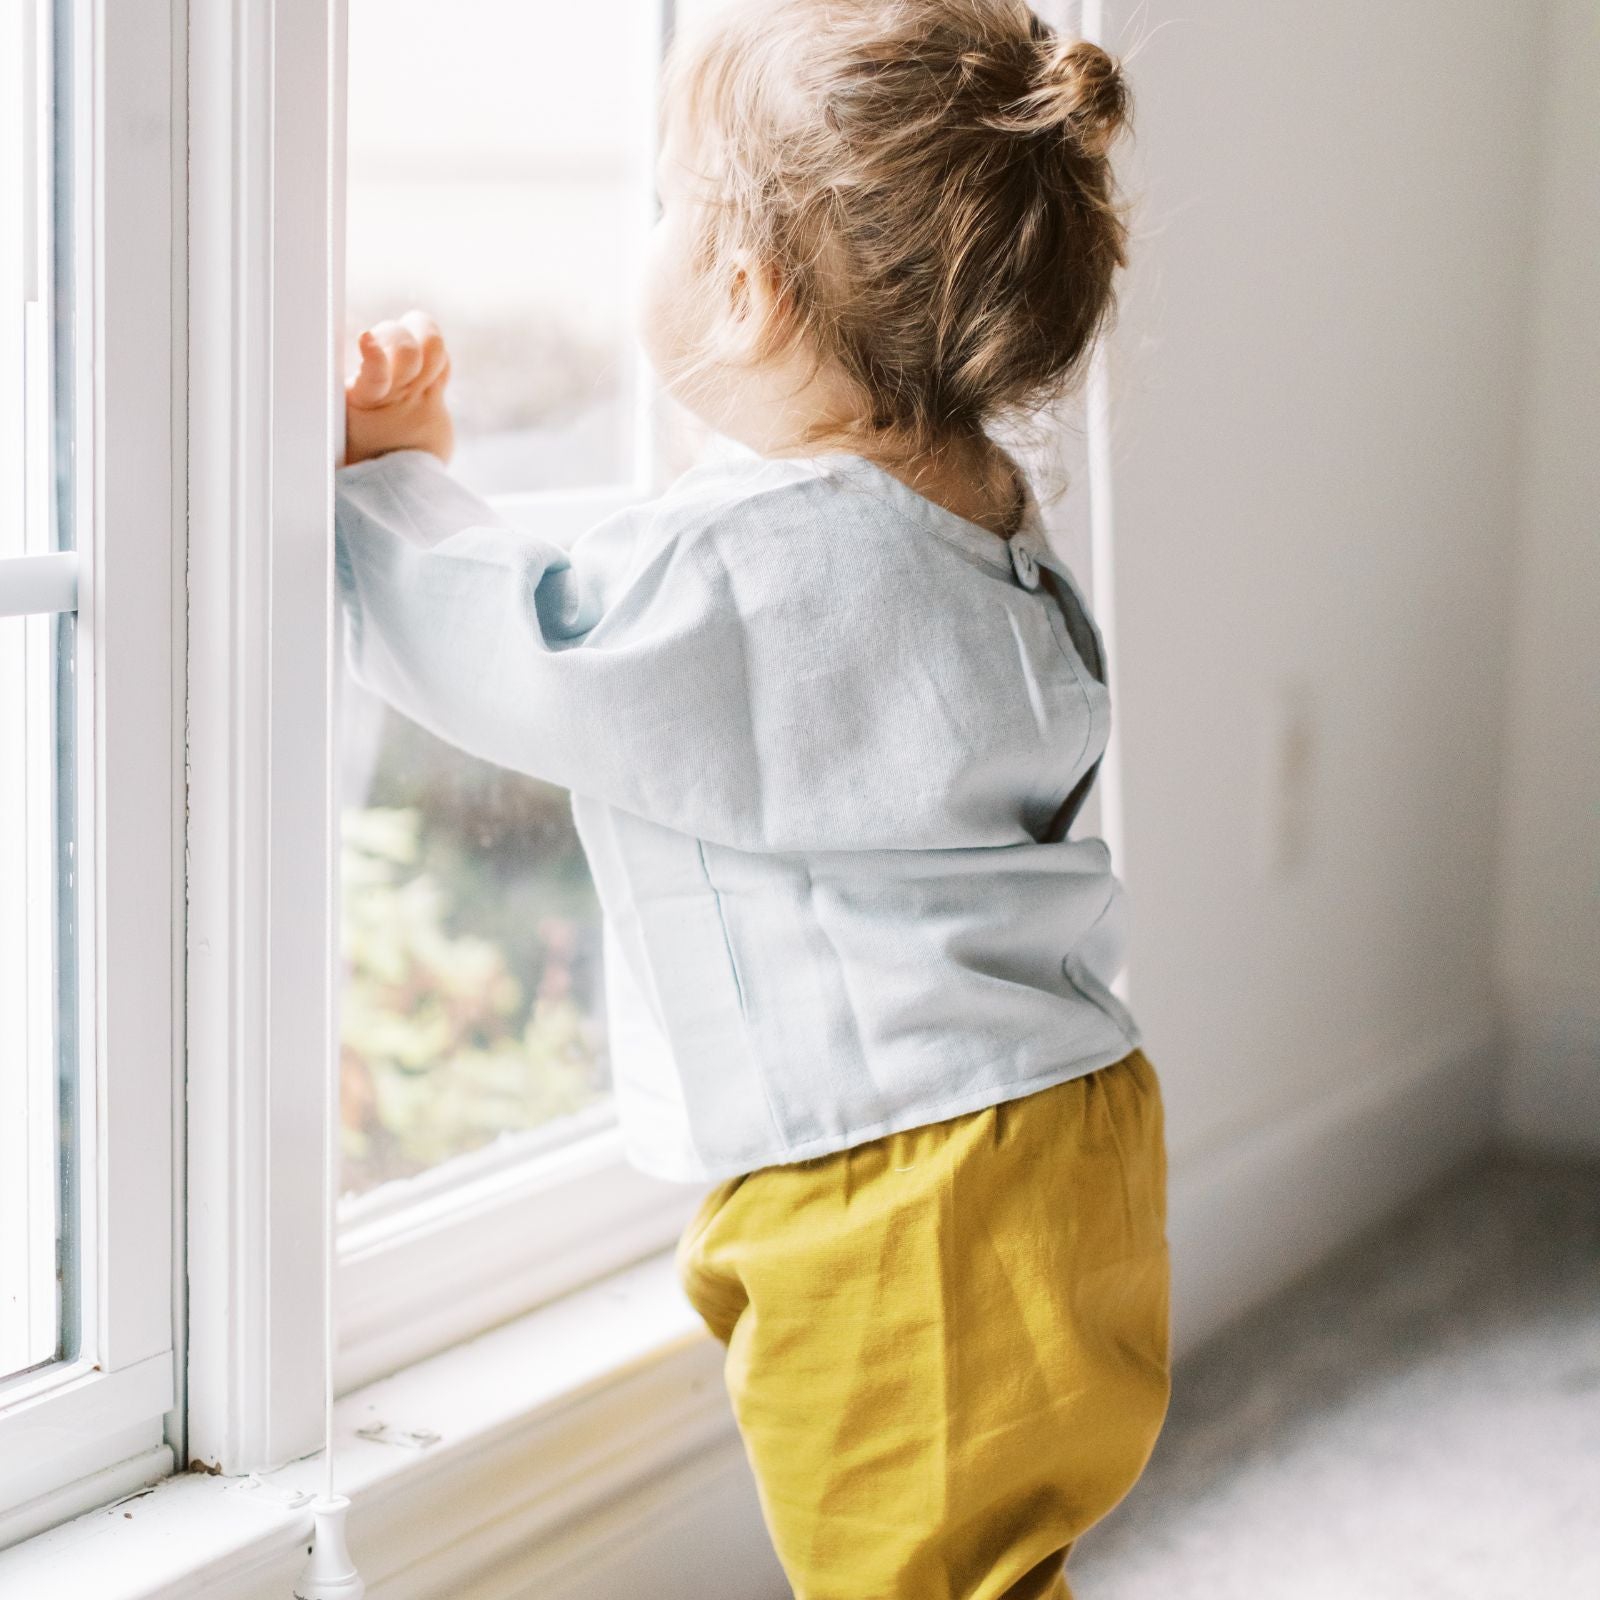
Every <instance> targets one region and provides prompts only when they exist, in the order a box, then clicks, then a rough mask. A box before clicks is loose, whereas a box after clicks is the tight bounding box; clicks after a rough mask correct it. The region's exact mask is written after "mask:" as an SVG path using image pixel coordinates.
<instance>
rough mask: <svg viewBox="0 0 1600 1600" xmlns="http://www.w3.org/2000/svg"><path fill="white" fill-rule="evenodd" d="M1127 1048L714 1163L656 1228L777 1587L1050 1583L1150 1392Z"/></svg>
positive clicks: (948, 1593) (1137, 1076)
mask: <svg viewBox="0 0 1600 1600" xmlns="http://www.w3.org/2000/svg"><path fill="white" fill-rule="evenodd" d="M1166 1177H1167V1170H1166V1147H1165V1142H1164V1129H1163V1114H1162V1102H1161V1092H1160V1086H1159V1083H1158V1080H1157V1078H1156V1074H1155V1069H1154V1068H1153V1067H1152V1066H1151V1064H1150V1062H1149V1061H1148V1060H1147V1059H1146V1058H1145V1056H1144V1053H1143V1052H1142V1051H1141V1050H1138V1049H1135V1050H1134V1051H1133V1052H1132V1053H1131V1054H1130V1055H1127V1056H1125V1057H1124V1058H1123V1059H1122V1060H1120V1061H1118V1062H1116V1063H1115V1064H1114V1065H1112V1066H1108V1067H1103V1068H1101V1069H1100V1070H1099V1071H1097V1072H1092V1073H1089V1074H1088V1075H1086V1076H1084V1077H1079V1078H1071V1079H1068V1080H1067V1081H1066V1082H1064V1083H1058V1084H1054V1085H1052V1086H1051V1087H1049V1088H1047V1089H1042V1090H1039V1091H1037V1092H1035V1093H1032V1094H1028V1095H1025V1096H1023V1097H1021V1098H1018V1099H1014V1100H1008V1101H1005V1102H1003V1103H1002V1104H1000V1105H995V1106H989V1107H986V1108H985V1109H983V1110H980V1111H971V1112H967V1113H966V1114H965V1115H962V1116H958V1117H953V1118H951V1119H949V1120H948V1121H944V1122H934V1123H928V1124H926V1125H924V1126H922V1127H918V1128H912V1129H908V1130H906V1131H904V1132H900V1133H891V1134H886V1135H884V1136H882V1137H881V1138H877V1139H873V1140H871V1141H869V1142H867V1143H865V1144H860V1145H856V1146H855V1147H854V1148H852V1149H848V1150H841V1151H838V1152H836V1153H834V1154H832V1155H827V1156H821V1157H818V1158H815V1159H813V1160H809V1161H801V1162H796V1163H792V1164H786V1165H783V1166H772V1167H763V1168H761V1169H759V1170H758V1171H755V1172H750V1173H745V1174H743V1175H741V1176H739V1177H736V1178H730V1179H727V1180H726V1181H725V1182H723V1183H720V1184H718V1185H717V1186H716V1187H714V1188H713V1189H712V1190H711V1191H710V1192H709V1193H708V1194H707V1195H706V1197H705V1199H704V1201H703V1202H702V1204H701V1206H700V1208H699V1211H698V1212H697V1213H696V1215H695V1216H694V1217H693V1219H692V1220H691V1221H690V1223H689V1224H688V1226H687V1227H686V1228H685V1229H684V1232H683V1234H682V1236H681V1238H680V1239H679V1242H678V1251H677V1262H678V1274H679V1279H680V1281H681V1283H682V1284H683V1287H684V1291H685V1292H686V1293H687V1295H688V1296H689V1299H690V1302H691V1303H692V1304H693V1306H694V1308H695V1310H696V1311H698V1312H699V1314H700V1315H701V1317H702V1318H703V1319H704V1320H705V1323H706V1325H707V1327H709V1328H710V1330H711V1332H712V1333H713V1334H714V1335H715V1336H716V1337H717V1338H718V1339H719V1340H721V1341H722V1342H723V1343H724V1344H725V1345H726V1346H727V1353H726V1356H725V1359H724V1363H723V1370H724V1374H725V1377H726V1381H727V1386H728V1393H729V1397H730V1398H731V1400H732V1402H733V1410H734V1416H735V1418H736V1420H737V1422H738V1426H739V1431H740V1434H741V1436H742V1438H743V1441H744V1445H745V1451H746V1454H747V1455H748V1457H749V1460H750V1465H751V1468H752V1470H753V1472H754V1475H755V1480H756V1487H757V1492H758V1495H759V1498H760V1503H761V1510H762V1515H763V1517H764V1519H765V1521H766V1524H767V1530H768V1532H769V1533H770V1535H771V1537H772V1541H773V1547H774V1549H775V1550H776V1552H777V1556H778V1560H779V1562H780V1563H781V1565H782V1566H783V1569H784V1572H785V1574H786V1575H787V1577H788V1579H789V1582H790V1584H791V1586H792V1588H793V1590H794V1594H795V1600H1001V1597H1005V1600H1070V1590H1069V1589H1068V1587H1067V1581H1066V1576H1065V1573H1064V1571H1063V1564H1064V1562H1065V1560H1066V1557H1067V1554H1068V1552H1069V1551H1070V1549H1071V1547H1072V1544H1073V1542H1074V1540H1076V1539H1077V1538H1078V1536H1079V1535H1080V1534H1081V1533H1082V1532H1083V1531H1084V1529H1086V1528H1088V1527H1089V1526H1090V1525H1091V1524H1092V1523H1094V1522H1096V1521H1098V1520H1099V1519H1100V1518H1101V1517H1103V1516H1104V1515H1105V1514H1106V1512H1108V1511H1109V1510H1110V1509H1111V1508H1112V1507H1113V1506H1114V1505H1116V1503H1117V1502H1118V1501H1119V1500H1120V1499H1121V1498H1122V1497H1123V1496H1124V1495H1125V1494H1126V1493H1127V1491H1128V1490H1129V1489H1130V1488H1131V1487H1132V1486H1133V1484H1134V1482H1135V1481H1136V1480H1137V1478H1138V1477H1139V1474H1140V1473H1141V1472H1142V1471H1143V1470H1144V1467H1145V1464H1146V1462H1147V1461H1148V1459H1149V1457H1150V1453H1151V1451H1152V1449H1153V1448H1154V1445H1155V1441H1156V1436H1157V1434H1158V1433H1159V1432H1160V1430H1161V1426H1162V1423H1163V1421H1164V1420H1165V1417H1166V1411H1167V1403H1168V1398H1169V1395H1170V1392H1171V1378H1170V1367H1169V1354H1168V1352H1169V1336H1168V1322H1169V1312H1168V1286H1169V1263H1168V1254H1167V1238H1166Z"/></svg>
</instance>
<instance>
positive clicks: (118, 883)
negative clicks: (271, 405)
mask: <svg viewBox="0 0 1600 1600" xmlns="http://www.w3.org/2000/svg"><path fill="white" fill-rule="evenodd" d="M53 26H54V27H55V29H56V31H57V37H58V39H59V41H60V44H59V55H60V67H59V69H58V72H57V75H56V76H57V83H58V86H59V88H60V90H61V91H63V92H64V93H65V95H66V97H67V100H68V104H69V105H70V118H69V119H68V120H69V129H70V131H69V136H68V137H66V138H65V140H64V141H63V142H62V143H61V145H60V146H59V148H60V149H61V150H62V151H63V152H64V154H65V160H66V163H67V168H66V170H65V171H64V172H63V173H62V177H63V178H64V179H65V180H66V181H65V184H64V188H63V190H62V192H63V194H64V196H65V198H66V209H65V212H64V214H62V215H60V217H59V221H60V223H61V228H60V237H61V239H62V240H63V248H64V250H65V251H66V252H67V262H68V269H69V270H68V272H67V281H69V282H70V285H71V296H70V303H68V302H67V301H65V300H63V301H61V302H59V303H58V318H57V321H58V325H60V326H62V327H67V328H70V332H71V336H70V338H69V339H66V340H63V341H62V345H61V354H62V355H63V356H64V357H65V358H66V361H67V363H68V364H67V365H65V366H59V365H58V367H57V372H56V378H57V383H58V386H59V390H60V393H61V394H62V396H63V397H65V399H66V403H67V404H68V405H69V407H70V413H69V416H68V417H67V420H68V422H69V427H68V429H67V437H68V438H69V439H70V441H71V444H70V455H69V457H68V458H67V459H66V460H65V461H63V462H61V463H59V466H60V469H61V483H62V487H63V493H64V495H65V496H66V499H67V502H68V505H69V514H70V516H71V519H72V520H71V526H72V529H73V533H74V539H73V542H74V544H75V545H76V547H77V556H76V563H77V570H76V573H75V574H74V573H73V571H72V568H73V562H72V561H70V560H67V559H60V558H56V559H54V560H51V559H50V558H41V557H35V558H30V559H29V563H28V566H26V567H22V566H21V565H20V564H9V563H8V565H9V566H11V571H10V573H9V575H8V577H7V578H6V580H5V582H4V589H5V592H6V594H7V595H8V596H9V598H10V599H11V601H12V602H13V603H14V604H17V605H19V606H24V607H25V608H26V609H27V610H29V611H39V610H46V611H61V612H65V611H67V610H69V609H70V606H69V605H68V604H67V602H69V601H74V600H75V602H76V608H77V617H76V622H75V624H74V625H73V627H72V629H71V632H72V638H73V643H72V649H71V670H72V672H73V675H74V677H75V684H76V695H75V707H74V710H73V719H74V739H75V744H76V756H75V761H76V783H75V785H74V790H75V797H76V806H77V817H76V824H75V829H74V838H73V850H74V855H75V859H76V877H77V896H76V902H77V903H76V913H75V914H76V916H77V919H78V930H79V931H78V939H77V941H76V947H75V953H76V962H77V967H78V982H77V990H76V1005H75V1008H74V1015H73V1018H72V1024H73V1025H74V1026H75V1028H76V1031H77V1052H76V1063H75V1070H74V1073H73V1084H72V1091H73V1095H74V1098H75V1100H76V1103H77V1107H78V1108H79V1113H80V1115H79V1118H78V1120H79V1123H80V1129H79V1142H78V1146H77V1150H76V1152H75V1166H76V1170H77V1179H78V1181H77V1194H76V1196H75V1201H74V1204H75V1209H76V1212H77V1217H76V1223H77V1226H76V1229H75V1232H74V1238H75V1242H76V1246H77V1250H78V1252H79V1255H80V1258H81V1263H82V1266H81V1273H80V1274H78V1285H77V1288H78V1297H79V1327H80V1330H81V1332H80V1344H79V1348H78V1349H77V1351H76V1352H74V1353H73V1355H72V1357H71V1359H65V1360H60V1361H57V1362H53V1363H50V1364H49V1365H47V1366H44V1367H42V1368H36V1369H34V1370H33V1371H31V1372H29V1373H26V1374H22V1375H19V1376H18V1377H17V1378H15V1379H13V1380H12V1381H11V1382H9V1383H7V1384H5V1385H4V1386H3V1388H0V1464H3V1465H0V1544H3V1543H9V1542H12V1541H13V1540H15V1539H17V1538H21V1537H24V1536H26V1535H27V1534H28V1533H30V1532H33V1531H36V1530H37V1528H39V1527H41V1526H46V1525H48V1523H49V1522H50V1521H53V1520H57V1519H58V1518H59V1517H60V1516H61V1515H65V1514H70V1511H71V1510H72V1509H76V1507H74V1506H73V1505H72V1504H71V1503H70V1500H71V1495H72V1494H73V1493H74V1487H73V1486H74V1485H78V1484H81V1483H82V1482H83V1481H85V1480H88V1479H90V1478H91V1477H92V1478H93V1481H94V1482H95V1484H96V1485H97V1488H96V1490H95V1493H96V1494H97V1495H99V1496H102V1497H103V1495H104V1494H106V1493H114V1492H116V1488H117V1486H118V1485H119V1484H120V1483H123V1482H130V1481H131V1482H142V1481H148V1480H149V1478H150V1477H151V1476H153V1475H158V1474H159V1473H160V1472H162V1471H166V1470H170V1469H171V1466H172V1464H173V1450H172V1448H171V1446H170V1444H169V1443H168V1437H167V1436H168V1430H169V1427H170V1426H172V1425H174V1424H175V1420H176V1418H175V1413H174V1403H175V1399H176V1394H177V1374H176V1370H175V1367H176V1361H175V1337H174V1334H175V1319H174V1293H175V1282H176V1279H175V1277H174V1273H173V1270H172V1269H173V1262H174V1254H175V1252H174V1247H173V1209H172V1196H173V1189H174V1183H173V1176H174V1174H173V1150H174V1121H175V1118H176V1116H177V1114H178V1107H179V1105H180V1103H181V1102H180V1100H179V1097H178V1096H177V1094H176V1083H177V1074H176V1070H175V1051H176V1046H177V1031H176V1027H175V1015H176V1002H175V990H176V984H177V982H178V976H179V970H180V969H179V967H178V964H177V962H176V960H175V951H174V944H175V936H176V928H177V909H178V906H179V904H180V903H181V902H180V899H179V897H180V894H181V882H180V881H179V879H178V877H177V874H176V872H175V864H176V863H177V862H178V861H180V860H181V859H182V854H181V839H180V835H179V829H180V827H181V823H182V804H181V787H180V777H181V752H180V751H179V749H178V746H177V739H176V735H177V730H178V729H179V728H181V719H180V718H179V717H178V716H177V715H176V712H175V707H176V705H177V696H178V695H179V693H181V682H180V680H179V679H178V677H177V671H178V666H179V663H181V660H182V652H181V649H178V648H176V646H175V641H174V629H175V627H177V626H179V625H180V621H181V617H182V610H181V607H178V606H176V605H175V604H174V584H175V582H176V581H178V580H179V579H180V577H181V564H176V565H175V564H174V562H173V560H172V551H173V546H174V539H175V536H176V530H177V527H178V523H177V517H176V512H177V509H178V508H177V506H176V503H175V499H174V482H175V473H174V470H173V463H174V433H173V425H172V415H173V399H174V392H173V387H172V370H173V348H174V336H175V332H176V329H177V324H176V320H175V317H174V310H173V293H172V290H173V282H172V275H171V259H172V244H173V235H172V226H173V221H174V215H175V211H174V206H173V193H174V190H173V184H174V172H175V161H176V160H177V159H178V157H179V156H180V154H181V150H182V139H181V137H178V138H176V139H175V137H174V129H175V127H176V126H177V124H176V122H175V118H174V111H173V100H172V87H173V83H172V75H171V62H172V59H173V53H174V49H175V44H176V42H175V40H174V37H173V32H172V28H173V15H172V10H171V4H170V0H56V4H55V5H54V8H53ZM129 129H136V130H138V135H137V137H129V136H128V133H127V130H129ZM40 560H44V561H45V562H46V565H44V566H40V565H38V564H37V563H38V562H39V561H40ZM74 576H75V578H76V593H75V594H74V593H73V592H72V591H71V588H70V585H71V582H72V579H73V577H74ZM63 1497H65V1499H64V1498H63Z"/></svg>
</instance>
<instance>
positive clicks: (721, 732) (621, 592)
mask: <svg viewBox="0 0 1600 1600" xmlns="http://www.w3.org/2000/svg"><path fill="white" fill-rule="evenodd" d="M334 506H335V529H336V571H337V574H338V582H339V588H340V593H341V597H342V599H343V602H344V605H345V609H346V614H347V618H348V622H349V634H348V640H347V654H348V659H349V664H350V669H351V672H352V674H353V675H354V676H355V678H356V679H357V680H358V681H359V682H361V683H362V684H364V685H366V686H367V687H368V688H370V689H371V690H373V691H374V692H375V693H376V694H378V695H379V696H381V697H382V698H383V699H384V700H386V701H388V702H389V704H391V705H392V706H394V707H395V709H396V710H398V711H400V712H402V713H403V714H404V715H405V716H407V717H409V718H411V719H412V720H413V721H415V722H417V723H420V724H421V725H422V726H423V727H425V728H427V729H428V730H429V731H431V732H433V733H435V734H437V735H438V736H439V737H440V738H442V739H445V740H447V741H449V742H450V743H452V744H455V745H457V746H458V747H459V748H461V749H463V750H465V751H467V752H469V753H470V754H472V755H475V756H479V757H481V758H482V759H484V760H486V761H491V762H494V763H496V764H497V765H500V766H504V767H508V768H511V769H513V770H516V771H519V772H523V773H527V774H529V775H530V776H533V777H536V778H542V779H545V780H547V781H549V782H551V783H556V784H560V785H562V786H563V787H565V788H568V789H571V790H573V791H575V792H577V793H580V794H584V795H590V796H593V797H595V798H597V799H600V800H603V801H605V802H607V803H609V804H611V805H615V806H617V807H619V808H621V809H623V810H626V811H630V812H633V813H635V814H637V815H640V816H643V817H646V818H649V819H651V820H653V821H656V822H659V823H661V824H663V825H665V826H668V827H673V828H677V829H679V830H681V831H684V832H689V833H695V834H700V835H702V836H705V837H709V838H721V839H727V840H730V841H732V840H734V839H737V838H740V837H741V836H742V835H743V834H744V832H745V830H746V818H747V816H748V814H749V807H748V800H749V778H750V750H751V745H752V740H751V710H750V706H749V704H748V701H747V697H746V695H745V692H744V687H743V685H744V678H743V674H742V673H741V671H740V666H739V663H740V660H741V657H742V651H743V645H742V637H743V628H742V625H741V622H740V618H739V615H738V612H737V609H736V607H735V606H734V605H733V604H732V603H731V601H730V598H729V596H728V595H727V593H726V583H725V576H724V574H723V573H722V572H721V569H720V566H719V563H718V562H717V560H716V557H715V554H714V552H713V551H712V549H711V548H710V546H709V545H708V543H707V542H706V541H705V540H703V539H697V538H695V537H693V536H692V535H693V529H692V528H689V529H685V528H683V527H682V526H679V527H674V526H673V525H672V521H673V519H672V518H671V517H669V516H665V515H663V514H662V512H661V511H660V509H659V504H658V503H657V502H647V503H645V504H642V505H639V506H636V507H629V508H626V509H624V510H622V511H619V512H617V513H615V514H613V515H612V516H610V517H608V518H606V519H605V520H604V521H602V522H600V523H598V524H596V525H595V526H594V527H593V528H591V529H589V530H588V531H587V532H585V533H584V534H583V535H582V536H581V537H580V538H579V539H578V540H577V541H576V542H575V543H574V545H573V546H572V548H571V550H570V551H568V550H566V549H563V548H562V547H561V546H560V545H558V544H556V543H555V542H554V541H553V540H549V539H546V538H542V537H540V536H538V535H535V534H531V533H528V532H525V531H522V530H519V529H516V528H514V527H512V526H511V525H510V524H509V523H507V522H506V521H505V520H504V519H503V518H502V517H500V516H499V515H498V514H497V513H496V512H495V511H494V509H493V508H492V507H491V506H489V505H488V504H487V503H486V502H484V501H483V500H481V499H480V498H478V497H477V496H476V495H474V494H473V493H472V492H471V491H470V490H468V489H467V488H466V487H465V486H464V485H463V484H461V483H460V482H459V481H458V480H457V479H455V478H453V477H451V475H450V474H449V473H448V472H447V471H446V470H445V467H444V465H443V463H442V462H440V461H439V460H438V458H437V457H435V456H433V455H430V454H428V453H427V452H425V451H419V450H402V451H395V452H393V453H391V454H389V455H385V456H381V457H378V458H376V459H374V460H371V461H366V462H360V463H357V464H356V465H354V466H349V467H342V468H339V469H338V470H337V472H336V473H335V494H334ZM679 520H680V522H681V519H679Z"/></svg>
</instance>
